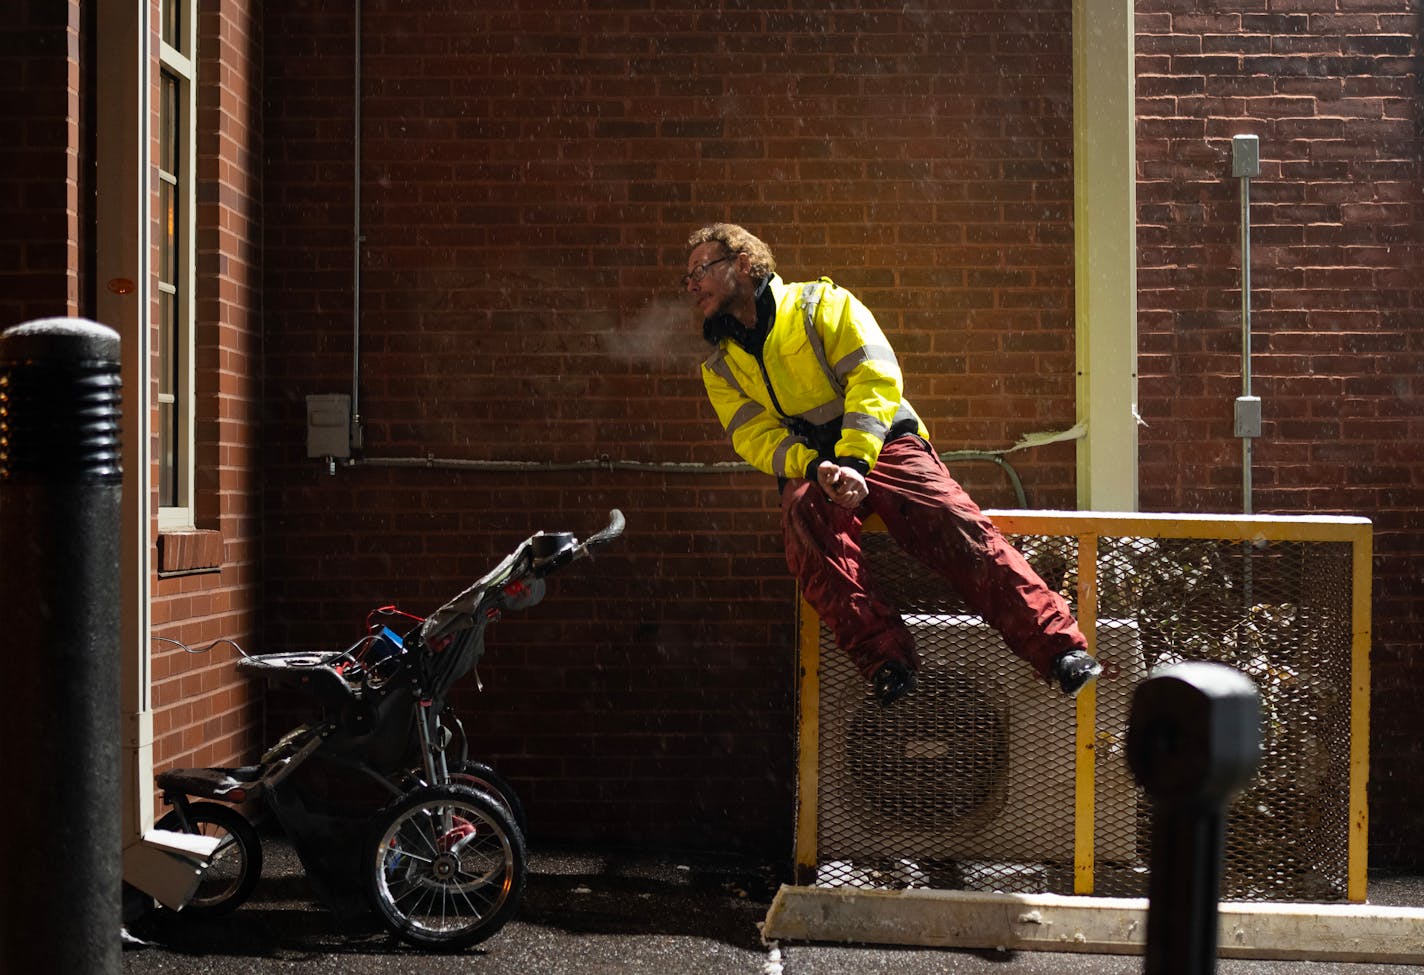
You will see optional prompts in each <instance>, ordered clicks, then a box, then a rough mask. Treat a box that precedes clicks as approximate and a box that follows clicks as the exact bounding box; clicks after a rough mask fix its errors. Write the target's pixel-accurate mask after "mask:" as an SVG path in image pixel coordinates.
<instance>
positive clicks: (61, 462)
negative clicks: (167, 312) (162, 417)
mask: <svg viewBox="0 0 1424 975" xmlns="http://www.w3.org/2000/svg"><path fill="white" fill-rule="evenodd" d="M119 385H120V384H119V335H118V333H117V332H115V331H114V330H113V329H111V328H108V327H107V326H104V325H100V324H98V323H96V322H91V321H88V320H86V319H82V318H46V319H40V320H38V321H33V322H26V323H25V324H23V325H17V326H15V327H14V328H10V329H7V330H6V331H5V332H4V333H3V334H0V480H4V481H17V480H38V481H46V482H94V481H99V482H117V481H119V480H120V479H121V477H122V467H121V463H120V450H119V446H120V445H119Z"/></svg>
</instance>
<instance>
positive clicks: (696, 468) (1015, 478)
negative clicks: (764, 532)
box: [343, 450, 1028, 508]
mask: <svg viewBox="0 0 1424 975" xmlns="http://www.w3.org/2000/svg"><path fill="white" fill-rule="evenodd" d="M939 457H940V460H942V461H944V462H945V464H949V463H951V462H960V461H971V462H972V461H983V462H985V463H991V464H996V465H998V467H999V469H1000V470H1001V471H1003V472H1004V475H1005V476H1006V477H1007V478H1008V479H1009V483H1010V484H1011V485H1012V486H1013V489H1014V497H1015V498H1017V499H1018V506H1019V507H1020V508H1027V507H1028V497H1027V495H1026V494H1025V493H1024V486H1023V481H1022V480H1021V479H1020V478H1019V474H1018V471H1016V470H1014V468H1013V465H1011V464H1010V463H1009V462H1008V461H1006V460H1005V459H1004V458H1003V456H1002V455H1000V454H996V453H993V452H992V451H983V450H950V451H945V452H944V453H941V454H940V455H939ZM343 463H344V464H345V466H347V467H419V468H425V469H427V470H448V471H485V472H510V473H513V472H534V473H546V472H553V471H587V470H603V471H641V472H642V473H645V474H738V473H742V472H745V471H750V470H753V469H754V468H753V467H752V466H751V465H750V464H745V463H742V462H741V461H727V462H725V463H718V464H693V463H686V464H684V463H674V462H658V461H644V460H614V459H613V458H611V457H609V456H608V455H607V454H604V455H602V456H600V457H596V458H590V459H588V460H575V461H564V462H561V463H549V462H545V461H537V460H463V459H461V458H458V457H436V456H435V455H434V454H431V455H428V456H425V457H359V458H352V459H351V460H348V461H344V462H343Z"/></svg>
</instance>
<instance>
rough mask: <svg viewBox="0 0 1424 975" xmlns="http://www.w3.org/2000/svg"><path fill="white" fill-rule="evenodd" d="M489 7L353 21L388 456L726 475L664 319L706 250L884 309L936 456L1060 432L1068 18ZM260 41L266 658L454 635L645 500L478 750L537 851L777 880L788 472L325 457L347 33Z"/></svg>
mask: <svg viewBox="0 0 1424 975" xmlns="http://www.w3.org/2000/svg"><path fill="white" fill-rule="evenodd" d="M470 6H471V5H466V4H450V3H436V2H427V3H419V4H414V5H412V4H394V3H388V2H381V0H377V2H368V3H366V4H364V5H363V9H364V11H365V20H364V23H363V36H364V48H365V57H364V60H363V77H364V83H363V86H362V88H363V95H364V97H363V101H362V122H361V125H362V153H363V173H362V180H361V194H362V202H363V206H362V210H361V218H362V228H361V230H362V233H363V235H364V238H365V240H364V245H363V247H362V250H361V271H362V282H363V286H362V290H361V339H360V351H361V388H360V408H361V414H362V418H363V420H364V423H365V438H366V452H367V453H368V454H369V455H372V456H377V455H380V456H425V455H427V454H433V455H435V456H437V457H446V458H459V459H464V460H490V461H499V460H508V461H540V462H550V463H553V462H574V461H581V460H586V459H589V458H597V457H601V456H607V457H608V458H611V459H613V460H619V461H624V460H634V461H646V462H654V463H661V462H673V463H708V462H719V461H726V460H731V459H733V456H732V454H731V451H730V448H729V446H728V445H727V444H726V443H725V440H724V439H723V437H722V435H721V432H720V430H719V429H718V428H717V426H716V423H715V420H714V419H713V418H712V416H711V414H710V411H709V409H708V407H707V406H706V405H705V403H704V400H703V394H702V391H701V387H700V382H699V380H698V377H697V365H698V363H699V361H700V360H701V358H702V357H703V355H704V354H705V349H704V348H703V347H702V346H701V342H700V339H699V337H698V328H697V324H696V323H695V322H693V321H692V319H691V314H690V312H689V310H688V308H687V307H686V306H685V304H684V303H683V302H682V299H681V297H680V295H679V293H678V289H677V288H676V286H675V282H676V279H677V277H678V276H679V275H680V273H681V271H682V269H683V266H684V259H685V251H684V248H683V244H682V242H683V241H684V240H685V239H686V236H687V234H688V233H689V232H690V231H691V230H692V229H693V228H694V227H696V226H697V225H699V224H700V223H702V222H704V221H707V220H714V219H732V220H736V221H738V222H742V223H745V224H746V225H748V226H749V227H751V228H752V229H753V230H755V231H757V232H759V233H762V234H763V235H764V236H765V237H766V238H767V239H768V241H769V243H771V244H772V246H773V248H774V249H775V250H776V253H777V257H778V261H779V264H780V265H781V268H782V271H783V274H784V276H785V277H787V278H788V279H789V280H797V279H802V278H804V277H807V276H815V275H820V274H829V275H831V276H833V277H835V278H836V280H837V281H838V282H839V283H840V284H842V285H844V286H847V287H849V288H851V289H852V290H854V291H855V292H856V293H857V294H858V295H860V297H862V298H863V299H864V300H865V301H866V302H867V304H869V306H870V307H871V308H872V309H874V311H875V312H876V314H877V316H878V317H879V319H880V321H881V324H882V325H883V326H884V327H885V328H886V331H887V332H888V334H889V335H890V336H891V338H892V340H893V341H894V342H895V344H896V347H897V349H898V351H899V353H900V357H901V360H902V363H903V365H904V367H905V370H906V373H907V375H908V377H909V389H910V391H911V395H912V398H913V400H914V402H915V404H916V406H917V407H918V408H919V409H920V411H921V412H922V413H923V414H924V415H925V417H926V419H927V421H928V423H929V425H930V427H931V429H932V430H933V431H934V433H935V435H936V439H937V441H938V445H939V446H940V448H941V449H946V450H947V449H954V448H1002V447H1005V446H1007V445H1009V444H1011V443H1012V442H1013V441H1014V440H1016V439H1017V438H1018V437H1019V436H1020V435H1022V434H1023V433H1026V432H1030V431H1038V430H1050V429H1062V428H1066V427H1068V426H1071V425H1072V424H1073V422H1074V406H1073V386H1074V384H1073V371H1074V360H1073V340H1072V308H1073V296H1072V228H1071V223H1070V220H1071V207H1072V177H1071V160H1070V152H1071V141H1072V140H1071V121H1070V102H1071V91H1070V80H1069V68H1070V59H1071V44H1070V27H1071V22H1070V9H1069V5H1068V4H1067V3H1057V4H1053V5H1048V6H1043V7H1030V8H1025V7H1024V6H1023V5H1022V4H1009V3H1002V2H991V3H985V4H980V5H978V7H977V8H976V9H975V10H973V11H956V12H949V11H944V12H935V11H927V10H918V9H915V10H908V11H907V10H905V9H904V8H903V6H902V5H899V4H895V5H886V6H884V7H874V6H867V8H866V9H865V10H863V11H852V10H845V9H843V7H844V5H843V4H830V3H816V4H810V5H807V4H798V5H794V8H793V9H784V10H765V11H763V10H727V9H719V8H718V6H717V5H705V4H704V5H695V6H688V7H685V8H677V7H673V8H671V9H669V5H658V7H657V9H655V10H648V9H642V8H641V7H639V6H637V5H634V6H631V7H627V8H625V7H621V6H619V5H607V4H594V3H587V4H580V3H575V4H568V3H552V2H550V3H519V4H512V5H505V6H503V7H499V8H488V9H484V10H479V11H476V10H472V9H470ZM266 15H267V20H266V21H265V36H266V38H267V43H266V47H265V53H266V61H265V66H264V92H265V95H266V99H267V106H268V109H267V113H266V115H265V133H266V157H267V159H268V161H269V165H268V168H267V169H266V175H265V184H264V185H265V204H266V206H265V246H264V272H265V273H264V279H263V296H264V318H265V322H266V326H267V327H266V332H265V342H266V347H265V355H264V363H265V367H266V368H265V376H266V379H265V381H266V389H265V393H264V404H265V409H266V419H267V421H268V425H267V427H266V429H265V436H264V460H265V462H266V465H267V466H266V467H265V470H264V476H265V481H266V506H267V507H266V511H267V521H266V525H267V533H266V545H267V548H266V559H265V563H264V564H265V571H266V585H267V594H268V596H267V600H266V608H267V612H268V616H267V620H266V628H265V633H266V634H267V636H268V640H267V643H268V645H269V646H270V647H272V648H274V649H275V648H280V647H296V646H308V645H311V644H320V645H324V646H340V645H344V644H345V643H347V642H349V641H351V640H353V639H355V638H356V636H358V635H359V634H360V621H361V618H362V616H363V615H364V613H365V611H366V610H367V609H369V608H371V607H373V606H376V605H379V604H380V603H381V602H386V601H391V600H396V601H399V602H400V603H401V604H402V605H403V606H405V607H406V608H409V609H412V610H415V611H428V610H430V609H431V608H433V607H434V606H435V605H436V604H438V603H439V602H440V601H442V600H443V599H445V598H447V597H449V596H451V595H453V594H454V593H455V592H456V591H458V589H459V588H460V587H461V586H462V585H463V584H464V583H465V582H467V581H468V580H469V579H471V578H472V577H474V576H476V575H478V574H480V573H482V572H484V571H485V570H486V569H488V568H489V567H490V565H491V564H492V563H493V562H494V561H495V560H497V559H498V558H499V557H500V556H502V555H503V554H504V553H505V552H506V551H507V550H508V549H509V548H510V547H512V546H513V545H514V544H515V543H516V542H518V541H519V540H520V539H521V538H523V537H524V536H525V535H527V534H529V533H530V532H532V531H534V530H537V529H541V528H549V529H571V530H575V531H577V532H580V533H586V532H588V531H591V530H592V529H593V528H595V527H597V526H598V525H600V524H601V523H602V519H603V517H604V512H605V511H606V510H607V509H608V508H609V507H612V506H618V507H621V508H622V509H623V510H624V511H625V512H626V514H627V516H628V523H629V529H628V534H627V536H626V537H625V539H624V540H622V541H621V542H619V543H618V544H617V545H616V546H614V547H612V548H610V549H609V550H608V551H607V553H606V554H605V555H604V556H603V557H601V558H600V559H599V560H598V561H597V562H596V563H593V564H592V565H588V564H580V565H578V566H576V567H574V568H573V569H571V570H570V571H569V572H567V573H566V574H564V576H563V577H561V578H557V579H556V580H554V584H553V586H552V587H551V593H550V596H549V598H548V600H547V601H546V602H545V603H544V604H543V605H541V606H538V607H536V608H534V609H533V610H531V611H530V612H529V613H527V614H525V615H523V616H520V617H519V618H517V619H511V620H508V621H506V622H504V623H501V624H499V625H498V626H497V627H495V629H494V630H493V631H492V632H491V634H490V645H489V653H488V657H487V662H486V664H485V665H484V666H483V667H482V669H481V674H482V676H483V678H484V680H485V683H486V685H487V687H488V689H487V691H486V692H485V693H484V694H483V695H482V696H478V697H477V696H475V695H474V694H473V693H468V694H466V695H465V696H464V697H463V698H462V699H461V700H460V701H459V702H458V703H459V704H460V706H461V708H462V710H463V712H464V713H465V715H466V722H467V725H468V726H470V728H471V731H472V733H473V734H474V735H475V737H476V739H477V742H478V750H479V751H481V752H482V753H483V754H485V755H486V756H488V757H490V758H492V759H494V760H495V761H496V763H497V764H499V765H500V767H501V770H502V771H504V772H505V773H506V774H507V775H508V776H509V777H510V778H511V779H512V780H513V781H514V783H515V784H516V786H518V787H520V788H521V789H522V790H523V791H524V794H525V797H526V801H527V804H528V806H529V814H530V818H531V829H532V831H533V833H534V834H535V835H536V836H537V837H551V836H557V837H567V838H596V839H599V840H602V841H607V842H628V843H633V842H657V843H662V844H665V845H695V846H709V847H730V848H756V849H759V850H762V851H771V852H776V853H784V852H785V851H787V850H789V848H790V846H789V843H790V833H791V826H792V808H791V789H792V779H793V747H794V743H793V735H794V726H793V707H792V695H793V686H794V678H795V665H794V650H793V645H794V609H793V589H792V586H791V584H790V582H789V581H788V579H787V573H786V569H785V565H784V560H783V558H782V556H781V553H780V542H779V538H778V529H777V515H776V512H775V506H774V493H773V488H772V485H771V484H770V483H769V481H768V480H767V479H765V478H762V477H759V476H755V475H747V474H736V475H729V474H707V473H700V474H687V473H640V472H629V471H606V470H605V471H589V470H561V471H548V472H539V473H529V472H522V473H521V472H470V471H462V472H451V471H440V470H419V469H416V470H411V469H398V470H397V469H389V468H376V467H356V468H342V469H339V470H338V472H337V473H336V475H335V476H331V475H328V474H327V473H326V472H325V470H324V469H323V468H322V467H321V466H320V465H319V464H316V463H314V462H310V461H307V460H306V459H305V457H304V451H303V420H304V409H303V401H304V397H305V396H306V395H308V394H312V393H337V392H347V391H349V389H350V382H351V379H350V377H351V372H352V327H351V319H352V287H351V285H352V230H353V228H352V217H353V212H352V200H353V192H352V189H353V188H352V171H353V164H352V135H353V128H354V122H353V119H352V109H353V98H352V86H353V64H352V43H353V25H352V23H351V21H350V19H349V11H348V10H344V9H339V10H338V9H332V8H330V7H329V6H328V5H322V4H317V3H315V2H300V0H298V2H292V3H287V4H282V5H277V6H273V7H270V8H269V9H268V10H267V13H266ZM1019 458H1022V459H1021V460H1020V459H1019ZM1014 463H1015V467H1016V468H1017V469H1018V470H1019V471H1020V473H1021V474H1022V475H1023V477H1024V480H1025V482H1026V485H1027V488H1028V490H1029V492H1030V497H1031V501H1032V503H1034V504H1038V505H1040V506H1069V505H1071V504H1072V499H1073V496H1074V494H1073V471H1072V464H1073V451H1072V447H1071V445H1069V446H1062V445H1060V446H1056V447H1052V448H1047V449H1043V450H1040V451H1035V452H1030V453H1024V454H1016V455H1014ZM963 471H964V473H965V480H966V482H967V483H969V484H970V486H971V487H973V488H974V489H975V490H979V489H980V487H981V486H982V489H983V492H984V495H985V500H986V502H989V503H1005V502H1007V501H1008V500H1009V499H1010V498H1011V497H1012V495H1011V494H1009V493H1008V491H1007V488H1006V482H1005V480H1004V478H1003V475H1002V474H1001V473H999V472H998V471H996V470H995V469H993V468H992V467H990V466H989V465H983V464H966V465H965V466H964V467H963Z"/></svg>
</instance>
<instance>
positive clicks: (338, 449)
mask: <svg viewBox="0 0 1424 975" xmlns="http://www.w3.org/2000/svg"><path fill="white" fill-rule="evenodd" d="M307 456H308V457H332V458H336V459H343V460H344V459H345V458H347V457H350V456H351V397H350V396H348V395H346V394H345V393H331V394H320V395H311V396H308V397H307Z"/></svg>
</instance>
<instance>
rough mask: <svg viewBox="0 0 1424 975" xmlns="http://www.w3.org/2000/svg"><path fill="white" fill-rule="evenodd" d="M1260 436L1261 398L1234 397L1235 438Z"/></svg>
mask: <svg viewBox="0 0 1424 975" xmlns="http://www.w3.org/2000/svg"><path fill="white" fill-rule="evenodd" d="M1260 435H1261V397H1259V396H1238V397H1236V436H1238V437H1259V436H1260Z"/></svg>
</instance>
